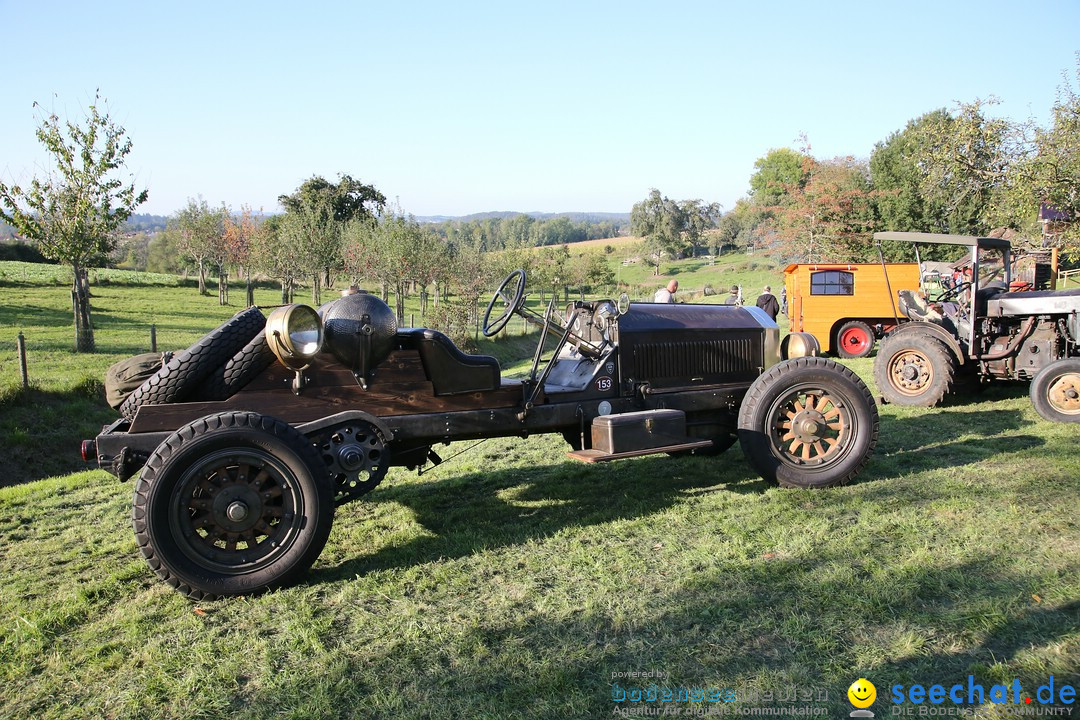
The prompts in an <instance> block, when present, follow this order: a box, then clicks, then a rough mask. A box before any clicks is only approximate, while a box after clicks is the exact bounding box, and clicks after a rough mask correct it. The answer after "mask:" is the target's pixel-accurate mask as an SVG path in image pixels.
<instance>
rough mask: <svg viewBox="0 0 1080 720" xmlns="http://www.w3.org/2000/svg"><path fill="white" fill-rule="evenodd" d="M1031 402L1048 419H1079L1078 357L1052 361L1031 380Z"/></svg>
mask: <svg viewBox="0 0 1080 720" xmlns="http://www.w3.org/2000/svg"><path fill="white" fill-rule="evenodd" d="M1029 394H1030V395H1031V404H1032V405H1034V406H1035V412H1037V413H1039V415H1040V416H1041V417H1042V418H1043V419H1044V420H1049V421H1050V422H1067V423H1076V422H1080V358H1065V359H1064V360H1058V361H1056V362H1052V363H1050V364H1049V365H1047V366H1046V367H1044V368H1043V369H1042V370H1040V371H1039V374H1038V375H1036V376H1035V379H1034V380H1032V381H1031V389H1030V390H1029Z"/></svg>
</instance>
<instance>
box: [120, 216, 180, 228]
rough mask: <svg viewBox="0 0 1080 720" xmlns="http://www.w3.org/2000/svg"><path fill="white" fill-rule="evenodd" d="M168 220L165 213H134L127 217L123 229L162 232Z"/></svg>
mask: <svg viewBox="0 0 1080 720" xmlns="http://www.w3.org/2000/svg"><path fill="white" fill-rule="evenodd" d="M168 222H169V218H168V217H167V216H165V215H148V214H145V213H136V214H134V215H132V216H131V217H129V218H128V221H127V222H126V223H125V224H124V230H125V231H127V232H145V233H155V232H163V231H164V230H165V225H166V223H168Z"/></svg>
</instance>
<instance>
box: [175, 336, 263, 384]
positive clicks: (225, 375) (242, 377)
mask: <svg viewBox="0 0 1080 720" xmlns="http://www.w3.org/2000/svg"><path fill="white" fill-rule="evenodd" d="M273 362H274V351H273V350H271V349H270V345H269V343H267V342H266V331H265V330H260V331H259V333H258V334H257V335H256V336H255V337H254V338H252V339H251V342H249V343H248V344H247V345H245V346H244V347H243V349H242V350H240V352H238V353H236V354H235V355H233V356H232V358H230V359H229V361H228V362H227V363H225V365H223V366H222V367H219V368H217V369H216V370H214V371H213V372H212V373H210V376H209V377H207V378H206V381H205V382H203V383H202V384H201V385H200V386H199V389H198V390H197V391H195V393H194V394H193V395H192V396H191V399H192V400H228V399H229V398H230V397H232V396H233V394H234V393H236V392H237V391H238V390H240V388H242V387H244V386H245V385H247V384H248V383H249V382H251V381H252V380H254V379H255V377H256V376H257V375H259V373H261V372H262V371H263V370H265V369H266V368H268V367H270V365H271V363H273Z"/></svg>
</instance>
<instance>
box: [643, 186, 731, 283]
mask: <svg viewBox="0 0 1080 720" xmlns="http://www.w3.org/2000/svg"><path fill="white" fill-rule="evenodd" d="M719 217H720V205H719V204H718V203H708V204H706V203H704V202H703V201H701V200H682V201H675V200H671V199H669V198H667V197H665V196H663V195H661V194H660V191H659V190H656V189H655V188H654V189H652V190H650V191H649V197H647V198H645V199H644V200H642V201H641V202H639V203H635V204H634V207H633V209H632V210H631V212H630V232H631V233H633V234H634V235H640V236H642V237H644V238H645V249H646V250H647V251H648V252H650V253H652V254H653V255H654V257H655V258H656V266H655V268H654V269H653V274H655V275H659V274H660V259H661V255H662V254H663V253H665V252H666V253H668V254H669V255H671V256H672V257H682V255H684V254H685V253H687V252H692V253H695V254H696V253H697V250H698V247H699V246H700V245H701V243H702V237H703V236H704V233H705V231H706V230H708V229H710V228H714V227H716V222H717V220H718V219H719Z"/></svg>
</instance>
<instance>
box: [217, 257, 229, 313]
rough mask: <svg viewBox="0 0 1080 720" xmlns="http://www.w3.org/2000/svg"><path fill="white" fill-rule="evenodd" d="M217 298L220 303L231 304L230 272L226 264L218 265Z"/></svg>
mask: <svg viewBox="0 0 1080 720" xmlns="http://www.w3.org/2000/svg"><path fill="white" fill-rule="evenodd" d="M217 299H218V305H228V304H229V272H228V270H226V269H225V265H218V281H217Z"/></svg>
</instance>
